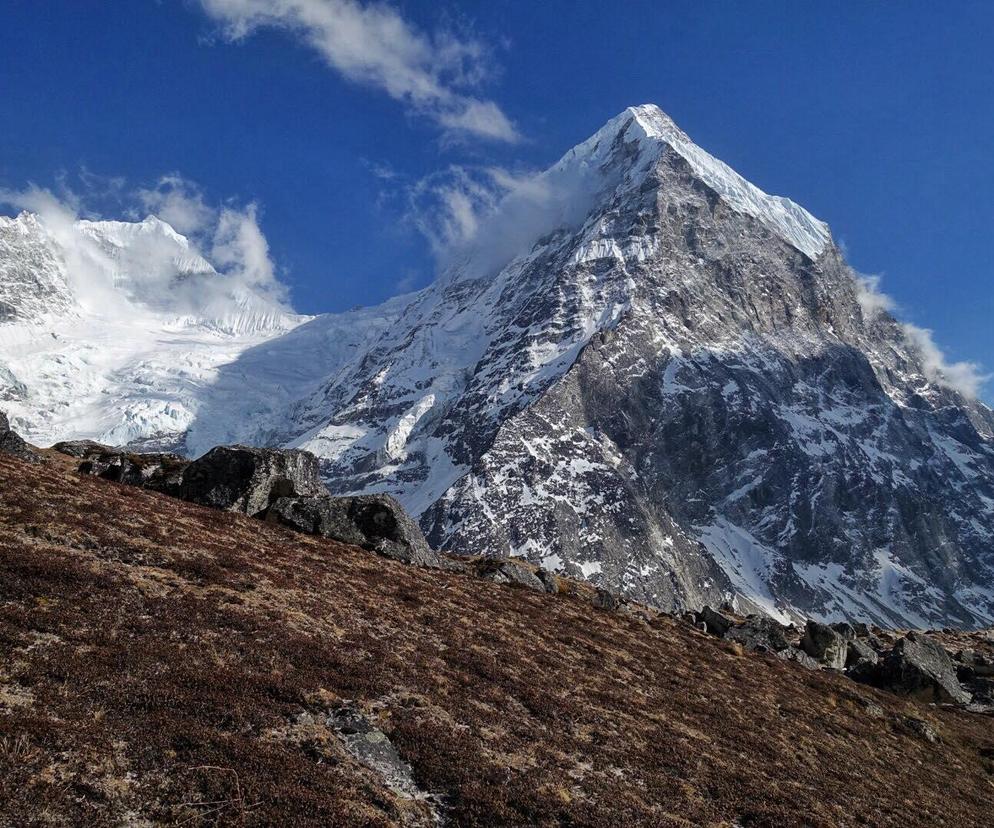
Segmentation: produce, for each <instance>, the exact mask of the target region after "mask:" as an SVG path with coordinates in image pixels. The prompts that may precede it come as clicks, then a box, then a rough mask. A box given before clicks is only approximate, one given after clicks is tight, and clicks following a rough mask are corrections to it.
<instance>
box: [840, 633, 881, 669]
mask: <svg viewBox="0 0 994 828" xmlns="http://www.w3.org/2000/svg"><path fill="white" fill-rule="evenodd" d="M879 660H880V656H879V655H878V654H877V651H876V650H874V649H873V647H871V646H870V645H869V644H867V643H866V642H865V641H860V640H859V639H858V638H854V639H853V640H852V641H848V642H846V667H853V666H855V665H857V664H861V663H864V662H869V663H870V664H876V663H877V662H878V661H879Z"/></svg>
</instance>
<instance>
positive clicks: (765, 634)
mask: <svg viewBox="0 0 994 828" xmlns="http://www.w3.org/2000/svg"><path fill="white" fill-rule="evenodd" d="M725 638H727V639H730V640H731V641H738V642H739V643H740V644H742V645H743V646H744V647H746V648H747V649H749V650H758V651H760V652H770V653H779V652H782V651H783V650H786V649H788V648H789V647H790V641H788V640H787V628H786V627H785V626H783V624H779V623H777V622H776V621H774V620H773V619H772V618H770V617H769V616H767V615H751V616H749V617H748V618H747V619H746V621H745V623H744V624H740V625H739V626H736V627H732V628H731V629H730V630H728V632H726V633H725Z"/></svg>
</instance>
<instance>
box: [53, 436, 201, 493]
mask: <svg viewBox="0 0 994 828" xmlns="http://www.w3.org/2000/svg"><path fill="white" fill-rule="evenodd" d="M52 448H54V449H55V450H56V451H59V452H60V453H62V454H66V455H68V456H70V457H77V458H79V459H80V460H81V462H80V464H79V473H80V474H86V475H92V476H94V477H100V478H102V479H104V480H112V481H114V482H115V483H122V484H124V485H126V486H138V487H139V488H143V489H151V490H152V491H156V492H161V493H163V494H167V495H171V496H173V497H178V496H180V492H181V488H182V482H183V473H184V471H185V469H186V467H187V466H188V465H189V464H190V461H189V460H187V459H185V458H184V457H181V456H180V455H178V454H169V453H160V454H136V453H133V452H128V451H122V450H120V449H112V448H108V447H107V446H103V445H101V444H100V443H94V442H92V441H90V440H77V441H72V442H69V443H57V444H56V445H55V446H53V447H52Z"/></svg>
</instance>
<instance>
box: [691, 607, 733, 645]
mask: <svg viewBox="0 0 994 828" xmlns="http://www.w3.org/2000/svg"><path fill="white" fill-rule="evenodd" d="M697 621H698V623H703V624H705V625H706V630H707V632H709V633H711V635H716V636H718V638H722V637H723V636H724V635H725V633H727V632H728V631H729V630H730V629H731V628H732V626H733V624H734V622H733V621H732V619H731V618H727V617H726V616H724V615H722V614H721V613H720V612H717V611H716V610H713V609H711V607H707V606H706V607H704V609H702V610H701V611H700V612H699V613H697Z"/></svg>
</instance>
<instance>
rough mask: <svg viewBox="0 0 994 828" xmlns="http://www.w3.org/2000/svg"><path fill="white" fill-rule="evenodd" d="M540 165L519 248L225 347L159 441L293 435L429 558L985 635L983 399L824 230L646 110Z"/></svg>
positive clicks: (526, 202)
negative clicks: (511, 563)
mask: <svg viewBox="0 0 994 828" xmlns="http://www.w3.org/2000/svg"><path fill="white" fill-rule="evenodd" d="M536 181H537V182H538V183H537V184H536V186H535V187H534V188H533V191H534V192H533V191H526V192H525V193H524V194H521V193H516V194H512V195H511V196H509V198H508V199H507V200H506V203H505V204H504V205H502V207H499V208H498V212H497V215H496V216H495V218H494V221H495V228H496V230H498V231H500V230H504V229H506V228H507V227H509V226H510V225H509V224H508V223H507V222H509V221H511V219H513V218H514V217H515V216H524V217H526V218H528V219H529V220H531V219H532V218H534V219H535V222H534V223H533V224H534V226H535V227H536V228H538V229H539V230H541V231H543V232H542V233H541V236H540V237H538V238H537V240H536V241H534V242H528V241H523V239H524V238H525V236H524V235H515V234H513V233H512V234H510V236H511V238H513V240H514V242H515V245H517V246H518V247H517V249H515V250H512V251H510V253H511V254H512V255H510V256H508V251H507V250H504V249H495V248H494V247H493V244H492V239H489V238H487V237H486V235H485V233H484V235H483V236H481V237H480V238H479V239H478V240H477V246H476V249H475V250H474V249H473V248H472V246H470V248H469V249H467V251H466V254H465V256H463V257H461V258H459V259H457V260H456V261H455V262H454V263H453V265H452V266H451V267H450V270H449V271H448V273H446V274H444V275H443V277H440V278H439V280H437V281H436V282H435V283H433V284H432V285H430V286H429V287H428V288H425V289H424V290H422V291H420V292H418V293H416V294H413V295H411V296H409V297H399V298H397V299H394V300H390V302H389V303H387V304H386V305H385V306H383V307H382V308H380V309H377V308H372V309H364V310H362V311H358V312H356V313H353V314H341V315H334V316H323V317H318V318H316V319H313V320H310V321H302V324H299V325H298V326H296V327H295V329H294V330H292V331H290V332H288V333H286V334H285V335H281V336H278V337H274V338H271V337H266V338H264V339H263V340H262V341H259V342H255V343H252V344H251V345H250V346H249V347H247V348H239V349H238V350H237V352H236V353H235V354H234V358H233V360H231V361H229V362H227V363H222V364H219V365H217V367H216V370H213V369H212V372H211V374H210V379H209V382H208V383H207V384H206V385H205V386H204V387H202V388H198V390H197V394H198V396H197V398H196V400H195V403H194V404H193V405H191V406H190V408H191V410H192V411H195V413H194V415H193V416H192V417H188V418H187V419H186V420H185V421H184V422H185V427H184V428H183V429H182V430H180V431H178V432H177V433H176V435H175V440H174V443H175V444H176V445H180V446H181V447H184V448H185V449H186V450H187V451H188V452H190V453H197V452H198V451H200V450H203V449H206V448H207V447H209V446H211V445H214V444H217V443H224V442H246V443H253V444H279V445H290V446H294V447H300V448H305V449H307V450H310V451H312V452H314V453H315V454H316V455H318V456H319V457H320V458H321V459H322V464H323V472H324V476H325V480H326V482H327V483H328V485H329V487H330V488H332V490H333V491H335V492H337V493H341V494H345V493H355V492H361V491H385V492H389V493H391V494H393V495H395V496H397V497H398V498H399V499H400V500H401V501H402V502H403V503H404V505H405V506H406V507H407V508H408V509H409V510H411V511H412V512H413V513H415V514H417V515H420V517H421V522H422V526H423V528H424V529H425V530H426V532H427V533H428V534H429V536H430V538H431V539H432V541H433V542H434V543H435V544H437V545H439V546H441V547H443V548H446V549H451V550H455V551H459V550H464V551H469V552H485V553H487V554H493V555H501V554H519V555H525V556H527V557H529V558H530V559H531V560H532V561H533V562H535V563H542V564H543V565H546V566H552V567H553V568H559V569H560V571H563V572H564V573H566V574H570V575H574V576H583V577H587V578H589V579H591V580H593V581H594V582H595V583H600V584H603V585H604V586H607V587H610V588H616V589H620V590H621V591H623V592H625V593H626V594H629V595H630V596H632V597H634V598H636V599H637V600H641V601H645V602H647V603H652V604H655V605H658V606H662V607H664V608H666V609H680V608H682V607H686V606H699V605H701V604H703V603H712V604H719V603H721V602H723V601H725V600H739V601H742V602H744V604H743V605H744V606H752V607H759V608H762V609H763V610H764V611H765V612H768V613H770V614H772V615H774V616H775V617H779V618H782V619H786V618H796V617H799V616H802V615H811V616H814V617H819V618H822V619H825V620H839V619H840V618H843V617H852V618H858V619H860V620H871V621H877V622H881V623H884V625H888V626H895V625H896V626H902V625H909V626H937V625H941V624H943V623H948V624H953V625H966V626H970V625H978V624H986V623H990V621H991V619H992V618H994V559H992V553H991V546H990V543H991V539H992V538H994V448H992V445H991V435H992V433H994V417H992V415H991V412H990V410H989V409H988V408H986V406H984V405H983V404H981V403H978V402H976V401H974V400H970V399H968V398H966V397H964V396H963V395H962V394H961V393H959V392H958V391H957V390H956V389H955V387H954V385H955V383H954V382H953V381H952V380H951V379H950V378H948V377H946V376H944V375H943V372H942V366H941V363H938V364H936V363H935V360H934V359H932V360H930V359H929V358H928V355H927V354H925V353H924V351H923V344H922V342H921V341H919V340H916V339H915V338H914V337H913V336H912V335H911V333H910V332H909V330H908V329H907V328H906V327H905V326H902V325H901V324H900V323H898V322H897V321H896V320H895V319H894V318H893V317H892V316H891V315H890V314H889V313H888V312H887V310H886V308H885V307H884V306H883V304H884V303H882V302H875V301H873V296H872V295H870V294H868V293H867V291H868V290H871V289H872V288H870V287H868V286H867V285H866V284H865V283H863V282H862V281H860V279H859V278H858V276H857V275H856V274H854V273H853V272H852V270H851V269H850V268H849V267H848V265H846V264H845V261H844V259H843V257H842V255H841V253H840V252H839V251H838V249H837V248H836V247H835V246H834V244H833V243H832V242H831V239H830V236H829V233H828V228H827V226H826V225H824V224H823V223H821V222H819V221H817V219H814V218H813V217H812V216H810V214H808V213H807V212H806V211H805V210H803V208H801V207H799V206H797V205H794V204H793V202H790V201H789V200H787V199H784V198H782V197H776V196H767V195H766V194H765V193H762V192H761V191H759V190H758V189H757V188H755V187H753V186H752V185H750V184H748V182H746V181H745V180H744V179H742V178H741V177H740V176H738V174H737V173H734V171H732V170H730V168H728V167H727V166H726V165H724V164H722V163H721V162H719V161H717V160H716V159H714V158H712V157H711V156H710V155H708V154H707V153H705V152H704V151H703V150H700V149H699V148H697V147H696V145H694V144H692V143H691V142H690V140H689V138H687V136H686V135H685V134H684V133H682V131H680V130H679V128H678V127H676V126H675V125H674V124H673V123H672V121H671V120H670V119H668V117H666V116H665V115H663V114H662V113H661V111H660V110H658V108H654V107H651V106H643V107H634V108H630V109H628V110H626V111H625V112H623V113H621V115H619V116H618V117H617V118H615V119H612V121H610V122H609V123H608V124H607V125H606V126H605V127H604V128H602V129H601V130H600V131H598V133H596V134H595V135H594V136H592V137H591V138H590V139H588V140H587V141H586V142H583V143H582V144H580V145H578V147H577V148H574V150H571V151H570V152H568V153H566V155H564V156H563V159H562V160H561V161H560V162H558V163H557V164H555V165H553V167H551V168H550V169H549V170H548V171H547V172H546V173H543V174H542V175H540V176H538V177H537V178H536ZM502 210H503V212H501V211H502ZM581 214H582V215H581ZM502 222H503V223H502ZM544 231H547V232H544ZM498 235H499V234H498ZM15 413H16V412H15ZM22 424H24V423H23V421H22ZM27 431H28V436H34V435H33V434H32V432H31V430H30V428H28V429H27ZM74 436H77V435H74ZM78 436H93V435H78ZM167 439H168V438H167Z"/></svg>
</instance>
